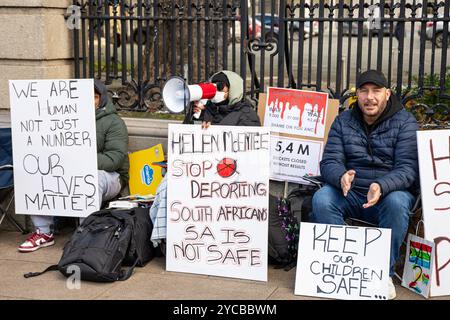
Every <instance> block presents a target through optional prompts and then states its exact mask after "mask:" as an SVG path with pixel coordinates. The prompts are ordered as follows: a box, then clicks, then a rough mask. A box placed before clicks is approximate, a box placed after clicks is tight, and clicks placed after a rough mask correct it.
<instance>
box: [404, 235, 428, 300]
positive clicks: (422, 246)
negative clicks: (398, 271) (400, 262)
mask: <svg viewBox="0 0 450 320" xmlns="http://www.w3.org/2000/svg"><path fill="white" fill-rule="evenodd" d="M433 263H434V243H433V242H431V241H427V240H425V239H422V238H420V237H418V236H415V235H413V234H411V233H410V234H408V242H407V244H406V255H405V266H404V268H403V277H402V286H404V287H405V288H408V289H409V290H411V291H413V292H415V293H417V294H420V295H422V296H424V297H425V298H428V294H429V292H430V287H431V281H430V280H431V272H432V269H433Z"/></svg>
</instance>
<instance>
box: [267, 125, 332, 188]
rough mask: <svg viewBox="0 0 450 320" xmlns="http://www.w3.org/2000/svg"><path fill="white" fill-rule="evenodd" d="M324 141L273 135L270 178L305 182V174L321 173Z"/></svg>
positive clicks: (315, 174)
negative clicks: (320, 165)
mask: <svg viewBox="0 0 450 320" xmlns="http://www.w3.org/2000/svg"><path fill="white" fill-rule="evenodd" d="M322 152H323V142H321V141H313V140H304V139H296V138H289V137H282V136H277V135H274V134H272V135H271V149H270V158H271V166H270V178H271V179H273V180H279V181H289V182H295V183H300V182H301V183H304V184H308V182H306V181H304V180H303V179H302V177H303V176H304V175H313V176H317V175H320V167H319V163H320V160H321V159H322Z"/></svg>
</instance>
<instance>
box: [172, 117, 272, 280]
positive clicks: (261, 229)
mask: <svg viewBox="0 0 450 320" xmlns="http://www.w3.org/2000/svg"><path fill="white" fill-rule="evenodd" d="M269 148H270V134H269V129H268V128H264V127H233V126H227V127H225V126H212V127H210V128H208V129H207V130H204V129H201V127H200V126H194V125H169V139H168V165H167V175H168V180H167V254H166V258H167V259H166V267H167V270H168V271H176V272H188V273H198V274H207V275H215V276H222V277H233V278H242V279H251V280H260V281H267V245H268V244H267V237H268V202H269V201H268V195H269V194H268V193H269Z"/></svg>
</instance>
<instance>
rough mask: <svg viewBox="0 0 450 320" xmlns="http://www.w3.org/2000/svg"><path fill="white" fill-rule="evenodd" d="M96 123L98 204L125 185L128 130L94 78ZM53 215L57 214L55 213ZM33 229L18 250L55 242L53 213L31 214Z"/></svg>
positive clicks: (100, 83)
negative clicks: (44, 214)
mask: <svg viewBox="0 0 450 320" xmlns="http://www.w3.org/2000/svg"><path fill="white" fill-rule="evenodd" d="M94 91H95V94H94V97H95V109H96V110H95V119H96V121H95V123H96V137H97V167H98V195H99V203H100V204H102V202H103V201H108V200H111V199H113V198H114V197H116V196H117V195H118V194H119V193H120V191H121V190H122V189H124V188H125V187H126V186H127V184H128V169H129V162H128V131H127V127H126V125H125V122H124V121H123V120H122V118H120V116H119V115H118V114H117V111H116V108H115V107H114V105H113V103H112V102H111V100H109V99H108V92H107V89H106V86H105V85H104V84H103V83H102V82H101V81H99V80H94ZM55 215H58V213H57V212H55ZM31 221H32V222H33V225H34V227H35V229H36V231H35V232H34V233H33V234H31V236H29V237H28V238H27V239H26V240H25V242H24V243H22V244H21V245H20V246H19V251H20V252H32V251H36V250H38V249H39V248H42V247H47V246H51V245H53V244H54V243H55V241H54V237H53V233H52V230H51V229H50V228H51V224H52V222H53V216H38V215H32V216H31Z"/></svg>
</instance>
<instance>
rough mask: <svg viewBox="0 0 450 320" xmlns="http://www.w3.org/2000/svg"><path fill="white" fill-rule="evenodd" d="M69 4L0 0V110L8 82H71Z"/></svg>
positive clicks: (66, 0) (60, 0)
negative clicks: (67, 22) (25, 80)
mask: <svg viewBox="0 0 450 320" xmlns="http://www.w3.org/2000/svg"><path fill="white" fill-rule="evenodd" d="M70 4H72V1H71V0H27V1H17V0H0V30H1V35H2V36H1V41H0V97H1V99H0V109H9V108H10V106H9V92H8V80H18V79H58V78H60V79H64V78H66V79H67V78H73V77H74V71H73V43H72V31H71V30H69V29H68V28H67V26H66V24H65V19H64V14H65V13H66V10H67V7H68V6H69V5H70Z"/></svg>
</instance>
